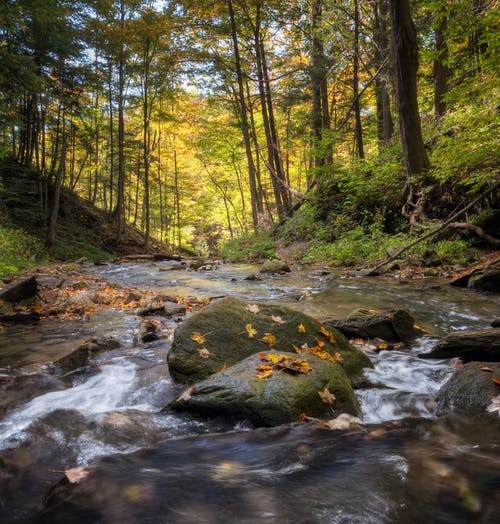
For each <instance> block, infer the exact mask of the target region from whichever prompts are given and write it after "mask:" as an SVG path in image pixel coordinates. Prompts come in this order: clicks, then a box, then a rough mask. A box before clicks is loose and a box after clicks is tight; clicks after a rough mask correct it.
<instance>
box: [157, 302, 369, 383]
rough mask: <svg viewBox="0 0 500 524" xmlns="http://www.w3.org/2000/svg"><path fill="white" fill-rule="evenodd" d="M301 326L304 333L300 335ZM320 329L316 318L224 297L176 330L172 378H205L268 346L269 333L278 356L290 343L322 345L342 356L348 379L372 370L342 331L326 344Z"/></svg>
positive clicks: (186, 380) (185, 380) (184, 380)
mask: <svg viewBox="0 0 500 524" xmlns="http://www.w3.org/2000/svg"><path fill="white" fill-rule="evenodd" d="M252 310H253V311H254V312H252ZM273 317H274V318H273ZM300 325H302V326H303V332H302V330H300V332H299V326H300ZM247 328H251V329H253V330H255V333H252V332H251V333H250V334H252V337H250V336H249V332H248V330H247ZM320 329H321V324H320V323H319V322H318V321H317V320H315V319H313V318H311V317H309V316H307V315H305V314H303V313H301V312H299V311H294V310H292V309H288V308H285V307H280V306H275V305H265V304H259V305H258V306H256V305H255V304H254V305H250V304H247V303H245V302H242V301H241V300H238V299H236V298H232V297H227V298H224V299H222V300H217V301H215V302H212V303H211V304H209V305H208V306H206V307H204V308H203V309H201V310H200V311H198V312H197V313H195V314H194V315H192V316H191V317H189V318H188V319H186V320H185V321H184V322H183V324H182V325H181V326H180V327H178V328H177V330H176V331H175V333H174V340H173V343H172V348H171V350H170V352H169V354H168V357H167V358H168V365H169V369H170V374H171V375H172V378H173V379H174V380H176V381H178V382H182V383H185V384H186V383H187V384H192V383H194V382H197V381H200V380H203V379H205V378H207V377H208V376H210V375H212V374H213V373H215V372H216V371H219V370H220V369H221V368H222V367H223V366H224V365H226V366H232V365H233V364H236V363H237V362H239V361H240V360H243V359H244V358H246V357H248V356H250V355H253V354H255V353H258V352H259V351H263V350H267V349H269V346H268V344H267V343H266V342H264V341H262V340H260V339H262V338H263V337H264V336H265V335H266V334H267V333H270V334H272V335H273V336H274V337H276V341H275V343H274V344H273V349H276V351H278V350H279V352H282V351H288V352H292V351H294V345H295V346H296V347H297V348H301V347H302V346H304V344H306V345H307V346H308V347H314V346H316V345H317V344H318V341H319V342H320V343H321V344H324V346H323V347H322V349H323V350H324V351H326V352H328V353H330V354H332V355H334V354H335V353H337V352H338V353H340V354H341V355H342V357H343V358H344V368H345V370H346V372H347V373H348V374H349V375H356V374H359V373H360V372H361V370H362V369H363V368H364V367H371V362H370V360H369V358H368V357H367V356H366V355H364V354H363V353H362V352H361V351H359V350H358V349H356V348H354V347H353V346H351V345H350V344H349V342H348V341H347V339H346V338H345V337H344V336H343V335H342V334H341V333H340V332H338V331H337V330H332V337H331V340H332V342H330V341H329V339H328V338H327V337H325V336H324V335H321V334H320ZM196 334H198V335H201V337H202V338H200V337H197V336H196ZM203 350H206V351H203Z"/></svg>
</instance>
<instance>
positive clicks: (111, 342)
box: [54, 337, 122, 373]
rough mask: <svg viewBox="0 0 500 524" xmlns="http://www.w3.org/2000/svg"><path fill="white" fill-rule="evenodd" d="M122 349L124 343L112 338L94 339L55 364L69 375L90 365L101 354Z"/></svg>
mask: <svg viewBox="0 0 500 524" xmlns="http://www.w3.org/2000/svg"><path fill="white" fill-rule="evenodd" d="M121 347H122V343H121V342H120V341H119V340H116V339H114V338H112V337H102V338H92V339H90V340H87V341H86V342H84V343H83V344H81V345H80V346H79V347H78V348H77V349H75V350H74V351H72V352H71V353H70V354H69V355H66V356H64V357H62V358H60V359H59V360H56V361H55V362H54V364H55V365H56V366H57V367H58V368H59V369H60V370H61V371H62V373H68V372H69V371H73V370H75V369H78V368H81V367H83V366H86V365H88V364H89V362H90V360H91V359H92V358H93V357H94V356H95V355H98V354H99V353H103V352H104V351H110V350H112V349H118V348H121Z"/></svg>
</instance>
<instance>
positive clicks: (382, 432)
mask: <svg viewBox="0 0 500 524" xmlns="http://www.w3.org/2000/svg"><path fill="white" fill-rule="evenodd" d="M386 433H387V432H386V430H385V429H384V428H379V429H374V430H373V431H370V433H368V435H370V437H374V438H378V437H382V436H384V435H385V434H386Z"/></svg>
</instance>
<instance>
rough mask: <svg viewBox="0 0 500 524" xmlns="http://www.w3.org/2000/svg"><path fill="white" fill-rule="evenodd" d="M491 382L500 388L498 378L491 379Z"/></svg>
mask: <svg viewBox="0 0 500 524" xmlns="http://www.w3.org/2000/svg"><path fill="white" fill-rule="evenodd" d="M491 380H492V382H494V383H495V384H496V385H497V386H500V378H499V377H493V378H492V379H491Z"/></svg>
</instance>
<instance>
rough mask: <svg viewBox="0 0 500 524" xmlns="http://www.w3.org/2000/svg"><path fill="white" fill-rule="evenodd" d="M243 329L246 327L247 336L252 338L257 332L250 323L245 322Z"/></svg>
mask: <svg viewBox="0 0 500 524" xmlns="http://www.w3.org/2000/svg"><path fill="white" fill-rule="evenodd" d="M245 329H246V332H247V334H248V338H253V337H254V336H255V335H256V334H257V330H256V329H254V327H253V326H252V324H247V325H246V326H245Z"/></svg>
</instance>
